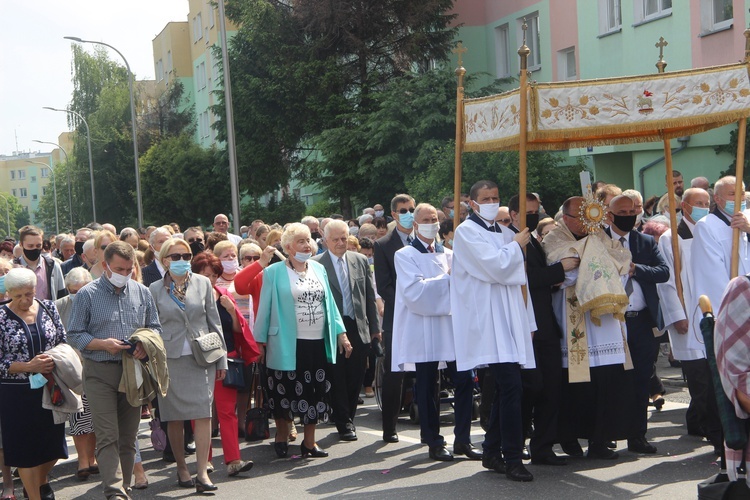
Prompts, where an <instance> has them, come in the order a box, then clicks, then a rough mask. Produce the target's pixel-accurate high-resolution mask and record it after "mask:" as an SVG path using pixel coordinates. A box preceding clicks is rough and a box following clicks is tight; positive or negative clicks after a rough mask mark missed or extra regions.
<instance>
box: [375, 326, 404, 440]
mask: <svg viewBox="0 0 750 500" xmlns="http://www.w3.org/2000/svg"><path fill="white" fill-rule="evenodd" d="M383 342H384V344H383V347H384V348H385V358H384V359H383V361H384V362H385V372H384V373H383V389H382V391H381V396H380V397H381V400H382V403H383V407H382V416H383V433H395V432H396V422H397V421H398V415H399V413H401V406H402V398H403V395H402V392H403V385H404V372H392V371H391V361H392V360H393V333H392V332H386V331H384V332H383Z"/></svg>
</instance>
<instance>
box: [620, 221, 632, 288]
mask: <svg viewBox="0 0 750 500" xmlns="http://www.w3.org/2000/svg"><path fill="white" fill-rule="evenodd" d="M626 241H627V240H626V239H625V237H624V236H621V237H620V243H621V244H622V246H623V247H624V246H625V242H626ZM626 248H627V247H626ZM625 293H626V294H628V297H630V294H631V293H633V279H632V278H630V277H628V281H627V282H626V283H625Z"/></svg>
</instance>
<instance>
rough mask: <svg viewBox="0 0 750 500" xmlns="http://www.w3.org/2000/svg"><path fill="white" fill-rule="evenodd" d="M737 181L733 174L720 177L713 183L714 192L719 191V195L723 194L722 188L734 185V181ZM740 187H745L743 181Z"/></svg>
mask: <svg viewBox="0 0 750 500" xmlns="http://www.w3.org/2000/svg"><path fill="white" fill-rule="evenodd" d="M736 182H737V178H736V177H735V176H733V175H727V176H726V177H722V178H721V179H719V180H718V181H716V184H714V193H721V196H723V195H724V192H723V190H724V188H726V187H729V186H731V187H734V185H735V183H736ZM742 189H743V190H744V189H745V183H744V182H743V183H742Z"/></svg>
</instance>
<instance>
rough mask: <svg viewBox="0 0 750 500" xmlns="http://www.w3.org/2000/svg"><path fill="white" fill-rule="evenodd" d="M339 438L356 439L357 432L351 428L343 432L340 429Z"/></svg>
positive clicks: (345, 439)
mask: <svg viewBox="0 0 750 500" xmlns="http://www.w3.org/2000/svg"><path fill="white" fill-rule="evenodd" d="M339 439H340V440H342V441H356V440H357V433H356V432H354V431H353V430H351V429H347V430H345V431H343V432H341V431H339Z"/></svg>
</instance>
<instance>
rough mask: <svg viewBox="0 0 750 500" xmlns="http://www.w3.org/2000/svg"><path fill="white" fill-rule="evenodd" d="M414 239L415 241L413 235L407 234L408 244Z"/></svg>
mask: <svg viewBox="0 0 750 500" xmlns="http://www.w3.org/2000/svg"><path fill="white" fill-rule="evenodd" d="M412 241H414V240H413V238H412V237H411V235H407V236H406V244H407V245H411V242H412Z"/></svg>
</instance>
